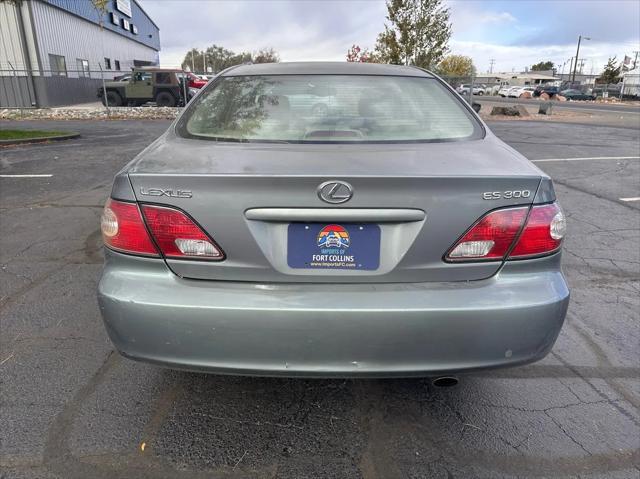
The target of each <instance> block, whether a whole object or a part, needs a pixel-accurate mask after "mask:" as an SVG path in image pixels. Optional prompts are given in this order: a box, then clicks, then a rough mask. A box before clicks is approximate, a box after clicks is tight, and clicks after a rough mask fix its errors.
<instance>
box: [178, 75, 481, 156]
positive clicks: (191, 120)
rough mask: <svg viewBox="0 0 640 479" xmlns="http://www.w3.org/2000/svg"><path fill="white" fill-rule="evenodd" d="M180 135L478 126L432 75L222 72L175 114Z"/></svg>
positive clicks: (377, 138) (263, 137) (286, 137)
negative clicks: (226, 74) (178, 117)
mask: <svg viewBox="0 0 640 479" xmlns="http://www.w3.org/2000/svg"><path fill="white" fill-rule="evenodd" d="M177 131H178V133H179V134H181V135H182V136H185V137H191V138H202V139H209V140H217V141H247V142H269V141H276V142H286V143H301V142H302V143H318V142H415V141H453V140H464V139H471V138H478V137H481V136H482V133H483V132H482V128H481V127H480V125H479V124H478V122H477V121H476V120H475V119H474V118H473V117H472V115H471V114H470V113H469V111H468V109H467V108H465V107H464V106H463V104H462V102H461V101H460V100H459V99H458V98H456V97H455V96H453V95H452V94H451V93H450V92H449V91H448V90H447V89H446V88H445V87H443V86H442V85H441V84H440V82H439V81H438V80H436V79H434V78H420V77H402V76H398V77H395V76H364V75H273V76H266V75H265V76H257V75H256V76H236V77H222V78H219V79H218V80H217V81H215V82H214V83H213V84H211V85H210V87H209V88H207V89H206V90H205V91H203V92H202V93H201V94H200V95H199V96H198V98H196V99H195V100H194V102H193V103H192V104H191V105H189V108H188V109H187V111H186V112H185V114H184V115H183V116H182V118H181V120H180V122H179V124H178V127H177Z"/></svg>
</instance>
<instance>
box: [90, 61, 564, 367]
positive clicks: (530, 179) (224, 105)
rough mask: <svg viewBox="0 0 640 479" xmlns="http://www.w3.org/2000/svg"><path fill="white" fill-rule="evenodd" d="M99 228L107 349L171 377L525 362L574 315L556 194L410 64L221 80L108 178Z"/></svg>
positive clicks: (242, 74)
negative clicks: (175, 372)
mask: <svg viewBox="0 0 640 479" xmlns="http://www.w3.org/2000/svg"><path fill="white" fill-rule="evenodd" d="M293 97H295V98H296V101H291V100H290V98H293ZM327 97H331V108H328V109H323V111H319V110H318V109H317V108H313V106H314V105H318V104H325V100H326V99H327ZM301 98H302V99H307V100H308V103H309V104H308V105H307V104H305V102H303V101H301ZM101 223H102V234H103V238H104V244H105V246H106V249H105V257H106V260H105V266H104V271H103V273H102V277H101V280H100V284H99V287H98V299H99V304H100V309H101V311H102V315H103V318H104V323H105V326H106V329H107V331H108V334H109V336H110V338H111V340H112V341H113V343H114V345H115V347H116V348H117V349H118V350H119V351H120V352H121V353H122V354H123V355H124V356H126V357H129V358H132V359H137V360H141V361H147V362H151V363H156V364H160V365H165V366H169V367H173V368H184V369H189V370H200V371H209V372H215V373H229V374H244V375H267V376H275V375H284V376H324V377H330V376H342V377H356V376H380V377H388V376H442V375H445V374H452V373H455V372H462V371H468V370H478V369H483V368H493V367H500V366H516V365H520V364H525V363H529V362H532V361H536V360H538V359H541V358H542V357H544V356H545V355H546V354H547V353H548V352H549V351H550V349H551V347H552V346H553V344H554V342H555V340H556V338H557V336H558V334H559V332H560V328H561V327H562V324H563V321H564V318H565V314H566V310H567V305H568V302H569V291H568V288H567V285H566V283H565V280H564V277H563V275H562V271H561V268H560V254H561V253H560V248H561V245H562V239H563V236H564V234H565V224H566V223H565V217H564V215H563V213H562V210H561V209H560V207H559V205H558V203H557V202H556V197H555V193H554V190H553V185H552V182H551V180H550V179H549V177H548V176H546V175H545V174H544V173H543V172H542V171H540V170H539V169H538V168H537V167H536V166H534V165H533V164H532V163H530V162H529V161H528V160H527V159H526V158H524V157H523V156H521V155H520V154H519V153H517V152H516V151H514V150H513V149H512V148H510V147H508V146H507V145H505V144H504V143H503V142H502V141H500V140H499V139H498V138H496V137H495V136H494V135H493V134H492V133H491V131H490V130H489V129H488V128H487V126H486V125H485V124H484V123H483V122H482V121H481V120H480V118H479V117H478V116H477V115H476V114H475V112H474V111H473V110H472V109H471V108H470V107H469V106H468V105H467V104H466V103H465V102H464V100H463V99H462V98H461V97H460V96H458V95H457V93H455V91H453V90H452V89H451V88H450V87H449V86H447V85H446V84H445V83H444V82H443V81H442V80H440V79H439V78H438V77H437V76H435V75H433V74H432V73H429V72H428V71H425V70H422V69H419V68H414V67H406V66H391V65H375V64H356V63H279V64H262V65H241V66H237V67H232V68H230V69H228V70H226V71H224V72H223V73H221V74H220V75H218V76H217V77H216V78H215V79H213V80H212V81H211V82H209V84H208V85H207V86H206V87H205V88H203V89H202V90H201V91H200V92H199V93H198V95H197V96H196V97H195V99H194V100H193V101H192V102H191V103H190V104H189V105H188V107H187V108H185V110H184V111H183V112H182V114H181V115H180V116H179V118H178V119H177V120H176V121H175V122H174V123H173V124H172V125H171V127H170V128H169V129H168V130H167V131H166V133H164V134H163V135H162V136H161V137H160V138H158V139H157V140H156V141H154V142H153V143H152V144H151V145H150V146H149V147H148V148H146V149H145V150H144V151H143V152H141V153H140V154H139V155H138V156H137V157H136V158H135V159H134V160H133V161H132V162H131V163H129V164H128V165H127V166H126V167H125V168H124V169H123V170H122V171H120V172H119V173H118V174H117V175H116V177H115V180H114V183H113V189H112V192H111V197H110V198H109V200H108V201H107V203H106V206H105V208H104V212H103V215H102V221H101Z"/></svg>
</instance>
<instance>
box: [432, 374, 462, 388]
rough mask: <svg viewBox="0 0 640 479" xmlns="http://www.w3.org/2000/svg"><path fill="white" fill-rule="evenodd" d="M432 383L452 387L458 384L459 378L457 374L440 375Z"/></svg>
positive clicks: (436, 385)
mask: <svg viewBox="0 0 640 479" xmlns="http://www.w3.org/2000/svg"><path fill="white" fill-rule="evenodd" d="M431 384H433V385H434V386H435V387H437V388H452V387H453V386H457V385H458V378H457V377H455V376H440V377H438V378H433V379H432V380H431Z"/></svg>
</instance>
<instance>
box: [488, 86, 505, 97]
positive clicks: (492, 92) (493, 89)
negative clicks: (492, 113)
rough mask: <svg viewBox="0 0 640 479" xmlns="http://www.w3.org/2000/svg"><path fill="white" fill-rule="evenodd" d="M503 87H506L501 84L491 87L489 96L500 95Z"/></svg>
mask: <svg viewBox="0 0 640 479" xmlns="http://www.w3.org/2000/svg"><path fill="white" fill-rule="evenodd" d="M503 86H505V85H500V84H498V85H493V86H492V87H489V88H488V90H489V91H488V92H487V94H488V95H497V94H498V92H499V91H500V89H501V88H502V87H503Z"/></svg>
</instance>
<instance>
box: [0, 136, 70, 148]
mask: <svg viewBox="0 0 640 479" xmlns="http://www.w3.org/2000/svg"><path fill="white" fill-rule="evenodd" d="M79 137H80V133H67V134H65V135H56V136H43V137H37V138H16V139H15V140H0V146H10V145H22V144H25V143H46V142H48V141H64V140H73V139H74V138H79Z"/></svg>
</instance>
